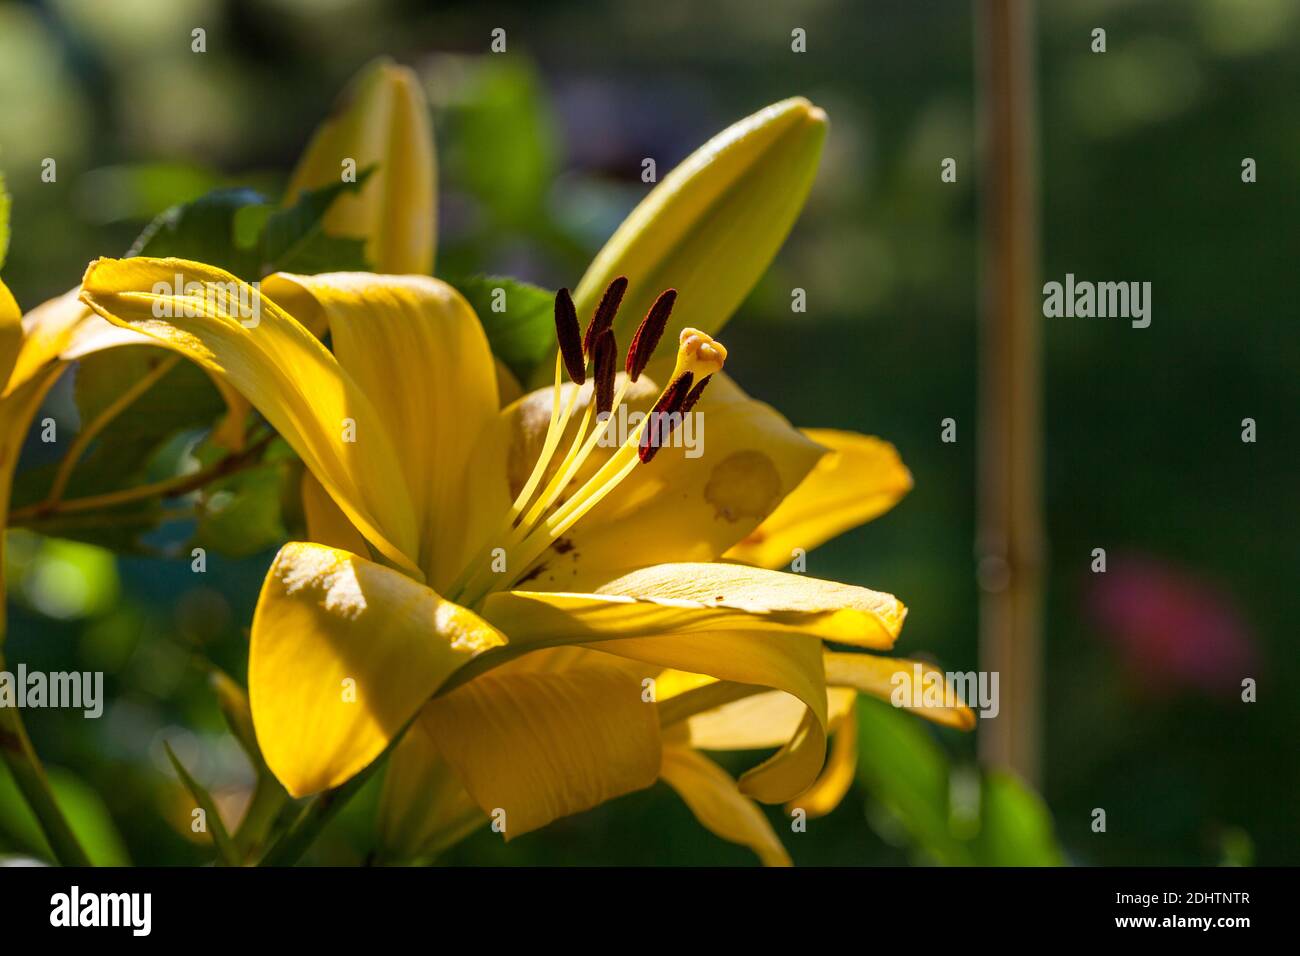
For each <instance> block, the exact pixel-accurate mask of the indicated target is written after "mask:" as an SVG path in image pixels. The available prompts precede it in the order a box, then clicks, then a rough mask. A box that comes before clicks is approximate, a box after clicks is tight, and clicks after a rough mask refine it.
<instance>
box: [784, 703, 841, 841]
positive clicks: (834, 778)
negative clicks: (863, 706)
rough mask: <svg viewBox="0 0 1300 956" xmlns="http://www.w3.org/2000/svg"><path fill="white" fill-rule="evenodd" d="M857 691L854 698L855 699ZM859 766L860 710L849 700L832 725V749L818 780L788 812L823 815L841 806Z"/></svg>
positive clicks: (790, 804) (796, 799) (789, 807)
mask: <svg viewBox="0 0 1300 956" xmlns="http://www.w3.org/2000/svg"><path fill="white" fill-rule="evenodd" d="M856 696H857V695H856V694H855V695H854V697H855V698H856ZM857 769H858V713H857V707H856V705H855V704H853V703H850V705H849V707H848V709H847V712H846V713H845V714H844V715H843V716H842V717H841V718H839V719H838V720H835V721H833V722H832V724H831V752H830V756H828V757H827V758H826V767H825V769H823V770H822V773H821V776H820V777H818V778H817V781H816V782H815V783H814V784H813V785H812V786H811V787H809V788H808V789H807V790H805V791H804V792H803V793H801V794H799V796H797V797H795V798H794V799H793V800H791V801H790V803H789V804H788V805H787V806H786V812H787V813H793V812H794V811H795V810H796V809H798V810H803V811H804V812H805V813H807V814H808V816H809V817H824V816H826V814H828V813H830V812H831V811H832V810H834V809H835V808H836V807H838V806H839V805H840V801H842V800H843V799H844V797H845V796H846V795H847V794H848V792H849V790H851V789H852V787H853V778H854V776H855V775H856V773H857Z"/></svg>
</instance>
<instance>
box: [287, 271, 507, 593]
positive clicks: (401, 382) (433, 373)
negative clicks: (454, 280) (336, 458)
mask: <svg viewBox="0 0 1300 956" xmlns="http://www.w3.org/2000/svg"><path fill="white" fill-rule="evenodd" d="M262 287H263V290H264V292H265V293H266V295H267V296H269V297H270V298H271V299H273V300H274V301H275V302H276V303H277V304H279V305H281V306H282V307H283V308H285V309H287V310H288V311H289V312H290V313H291V314H293V315H295V316H297V317H299V318H300V320H301V321H303V322H304V323H308V324H315V321H316V320H315V319H314V317H313V315H312V312H313V310H319V311H320V312H321V313H322V314H323V317H324V323H325V325H326V326H328V328H329V332H330V336H331V339H332V341H333V345H334V355H335V357H336V358H337V359H338V362H339V364H340V365H341V366H342V367H343V369H344V371H345V372H346V373H347V374H348V376H349V377H350V378H351V379H352V380H353V381H354V382H356V384H357V386H358V387H359V388H360V390H361V391H362V393H364V394H365V396H366V397H367V398H368V399H369V400H370V403H371V404H372V406H373V407H374V409H375V411H376V412H378V414H379V415H380V417H381V418H382V420H383V422H384V424H385V426H386V427H387V429H388V433H389V434H390V435H391V436H392V437H393V441H394V446H395V447H396V448H397V449H398V454H397V459H396V460H397V462H398V464H399V465H400V467H401V469H402V472H403V473H404V475H405V481H406V487H408V488H410V489H412V503H413V505H414V507H415V522H416V526H417V528H418V529H419V532H420V543H419V555H420V566H421V567H422V568H423V569H424V570H425V572H426V575H427V579H428V583H429V586H430V587H432V588H434V589H435V590H437V589H439V588H444V587H446V586H447V585H448V584H449V583H450V582H451V581H452V580H453V579H454V578H455V577H456V575H457V573H458V572H459V571H460V564H459V563H458V562H459V559H460V555H461V551H462V549H463V547H464V544H465V537H466V528H465V521H466V508H465V502H466V501H468V500H469V499H470V498H471V497H472V496H473V494H474V491H475V486H476V484H477V483H478V482H479V481H480V479H479V477H478V476H477V475H474V474H472V473H471V470H470V468H469V457H470V453H471V451H472V450H473V448H474V445H475V444H476V443H477V442H478V440H479V437H480V435H482V433H483V432H484V431H485V430H487V429H488V428H489V427H490V426H491V424H492V422H493V421H495V419H496V417H497V414H498V412H497V401H498V399H497V386H496V377H495V376H496V372H495V368H494V366H493V360H492V351H491V349H490V348H489V347H488V342H487V336H486V335H484V333H483V327H482V326H481V325H480V324H479V321H478V317H477V316H475V314H474V310H473V309H472V308H470V305H469V303H467V302H466V301H465V300H464V298H462V297H461V295H460V293H459V292H457V291H456V290H455V289H453V288H452V287H451V286H449V285H447V284H446V283H445V282H441V281H439V280H437V279H431V278H428V277H427V276H377V275H372V274H370V273H361V272H355V273H329V274H326V275H317V276H299V275H286V274H282V273H281V274H276V275H273V276H269V277H267V279H266V280H264V282H263V286H262Z"/></svg>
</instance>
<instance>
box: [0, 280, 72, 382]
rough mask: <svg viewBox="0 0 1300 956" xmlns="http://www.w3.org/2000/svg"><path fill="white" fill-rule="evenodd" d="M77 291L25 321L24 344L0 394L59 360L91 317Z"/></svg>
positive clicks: (39, 308)
mask: <svg viewBox="0 0 1300 956" xmlns="http://www.w3.org/2000/svg"><path fill="white" fill-rule="evenodd" d="M78 291H79V290H77V289H73V290H72V291H71V292H67V293H65V294H63V295H61V296H57V297H56V298H53V299H50V300H49V301H47V302H44V303H42V304H41V305H38V306H37V307H36V308H34V309H32V310H31V312H29V313H27V315H25V316H24V317H23V320H22V324H23V340H22V345H21V348H20V349H19V351H18V354H17V355H16V356H14V364H13V367H12V369H11V371H10V374H9V381H8V383H7V384H6V385H5V386H4V387H3V388H0V393H7V392H13V391H15V390H16V389H18V388H20V387H21V386H22V385H23V384H24V383H26V382H28V381H30V380H31V379H32V378H33V376H36V375H38V374H40V373H41V372H42V371H44V369H45V367H46V366H47V365H49V363H50V362H53V361H54V360H55V359H57V358H58V357H59V355H60V353H62V352H63V351H64V350H65V349H66V348H67V347H68V346H69V345H70V344H71V342H72V338H73V335H74V333H75V332H76V330H77V328H78V327H79V326H80V325H81V324H82V323H83V322H84V321H85V319H86V317H87V316H89V315H91V312H90V310H89V309H88V308H86V307H85V306H84V305H82V304H81V303H80V302H78V301H77V294H78Z"/></svg>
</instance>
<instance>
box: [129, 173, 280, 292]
mask: <svg viewBox="0 0 1300 956" xmlns="http://www.w3.org/2000/svg"><path fill="white" fill-rule="evenodd" d="M269 205H270V204H269V203H268V202H267V200H266V199H265V198H264V197H263V196H262V195H261V194H259V193H255V192H253V191H252V190H251V189H217V190H214V191H213V192H210V193H208V194H207V195H206V196H203V197H202V198H200V199H196V200H194V202H190V203H182V204H181V205H179V206H173V207H172V208H171V209H168V210H167V211H166V212H164V213H162V214H161V215H159V216H158V217H157V218H156V219H154V221H153V222H151V223H149V225H148V226H146V227H145V230H144V232H142V233H141V234H140V237H139V238H138V239H136V241H135V243H134V244H133V245H132V246H131V248H130V249H129V250H128V251H127V253H126V254H127V256H152V257H155V258H165V257H167V256H174V257H176V258H178V259H193V260H195V261H196V262H206V263H207V264H208V265H213V266H216V267H218V268H220V269H225V270H226V271H227V272H230V273H232V274H234V275H236V276H238V277H239V278H241V279H244V280H246V281H249V282H251V281H253V280H255V279H260V278H261V276H262V273H261V271H260V269H261V257H260V255H259V254H258V249H257V247H256V244H254V245H252V246H249V245H247V243H246V242H245V243H241V242H239V241H237V236H238V228H237V227H238V220H239V218H240V213H241V211H242V210H245V209H247V208H249V207H259V206H267V207H269ZM245 215H246V214H245Z"/></svg>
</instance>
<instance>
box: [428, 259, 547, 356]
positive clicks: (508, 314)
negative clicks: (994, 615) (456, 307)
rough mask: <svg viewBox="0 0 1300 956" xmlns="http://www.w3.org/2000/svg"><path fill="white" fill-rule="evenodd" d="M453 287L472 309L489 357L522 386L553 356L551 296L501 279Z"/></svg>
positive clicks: (483, 279)
mask: <svg viewBox="0 0 1300 956" xmlns="http://www.w3.org/2000/svg"><path fill="white" fill-rule="evenodd" d="M452 285H454V286H455V287H456V288H457V289H459V290H460V293H461V295H463V296H465V298H466V300H467V301H468V302H469V304H470V305H471V306H473V307H474V311H475V312H476V313H477V314H478V318H479V321H480V322H482V323H483V329H484V331H486V332H487V337H488V343H489V344H490V345H491V346H492V354H494V355H495V356H496V357H497V358H499V359H500V360H501V361H502V362H504V363H505V364H506V367H507V368H509V369H510V371H511V372H513V373H514V374H515V376H516V377H518V379H519V380H520V381H521V382H527V381H528V379H529V377H530V376H531V374H532V372H533V370H534V369H535V368H536V367H537V366H538V365H539V364H540V363H541V362H542V360H543V359H545V358H547V357H548V356H550V355H552V354H553V353H554V352H555V348H556V345H555V293H554V292H547V291H546V290H545V289H541V288H538V287H537V286H535V285H529V284H528V283H526V282H518V281H516V280H514V279H506V278H503V277H500V276H474V277H472V278H469V279H464V280H461V281H458V282H453V283H452ZM498 290H499V291H498Z"/></svg>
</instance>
